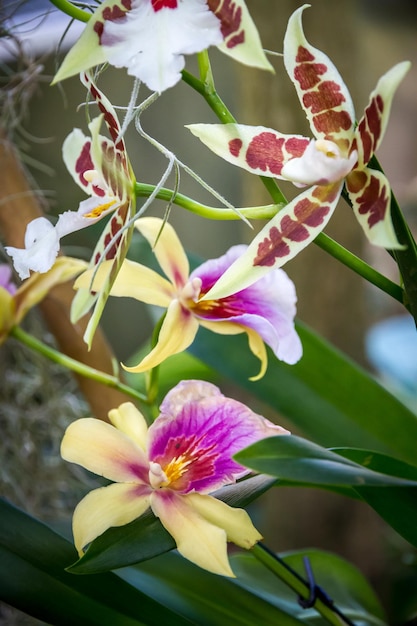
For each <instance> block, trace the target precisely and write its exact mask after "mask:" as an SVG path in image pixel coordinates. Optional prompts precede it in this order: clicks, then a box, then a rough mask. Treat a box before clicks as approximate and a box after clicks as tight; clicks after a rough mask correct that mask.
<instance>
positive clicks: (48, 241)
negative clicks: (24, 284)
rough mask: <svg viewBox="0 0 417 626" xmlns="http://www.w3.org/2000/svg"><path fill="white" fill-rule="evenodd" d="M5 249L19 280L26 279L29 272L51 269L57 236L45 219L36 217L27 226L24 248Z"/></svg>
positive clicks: (57, 240)
mask: <svg viewBox="0 0 417 626" xmlns="http://www.w3.org/2000/svg"><path fill="white" fill-rule="evenodd" d="M5 249H6V252H7V254H9V255H10V256H11V257H12V259H13V264H14V267H15V270H16V272H17V273H18V274H19V276H20V278H22V279H24V278H28V277H29V275H30V271H31V270H32V271H34V272H40V273H44V272H47V271H48V270H49V269H51V267H52V265H53V264H54V261H55V259H56V257H57V254H58V251H59V235H58V232H57V230H56V228H55V227H54V226H53V225H52V224H51V223H50V222H49V221H48V220H47V219H46V218H45V217H38V218H37V219H35V220H33V221H32V222H29V224H28V225H27V228H26V234H25V248H13V247H11V246H8V247H6V248H5Z"/></svg>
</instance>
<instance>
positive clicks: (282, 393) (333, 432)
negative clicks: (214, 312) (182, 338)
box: [190, 324, 417, 465]
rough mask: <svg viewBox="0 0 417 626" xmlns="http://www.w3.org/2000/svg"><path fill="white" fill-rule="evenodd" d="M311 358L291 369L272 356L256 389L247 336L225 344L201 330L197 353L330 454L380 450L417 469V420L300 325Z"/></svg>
mask: <svg viewBox="0 0 417 626" xmlns="http://www.w3.org/2000/svg"><path fill="white" fill-rule="evenodd" d="M297 330H298V332H299V334H300V337H301V341H302V343H303V350H304V354H303V357H302V359H301V360H300V362H299V363H297V364H296V365H286V364H285V363H282V362H280V361H278V360H277V359H276V357H275V356H274V355H273V354H272V353H271V351H269V365H268V370H267V373H266V375H265V376H264V377H263V378H262V379H261V380H259V381H256V382H251V381H249V380H248V379H249V377H250V376H253V375H254V374H256V372H257V367H258V363H257V362H256V359H254V358H252V357H251V355H250V351H249V348H248V345H247V339H246V337H245V336H243V335H241V336H237V337H224V336H218V335H216V334H214V333H210V332H209V331H207V330H204V329H200V330H199V332H198V335H197V338H196V340H195V341H194V343H193V344H192V346H191V348H190V350H191V352H192V354H194V355H196V356H197V357H199V358H200V359H201V360H202V361H204V362H205V363H207V364H208V365H210V366H211V367H213V368H217V370H218V371H219V373H220V374H222V375H223V376H225V377H227V378H229V379H230V380H233V381H234V382H236V383H238V384H239V385H240V386H241V387H243V388H244V389H245V390H246V391H249V392H250V393H252V394H253V395H254V396H256V397H257V398H259V399H260V400H262V401H263V402H266V403H267V404H269V405H270V406H271V407H273V408H274V409H275V410H276V411H278V412H280V413H281V414H283V415H285V416H286V417H287V418H289V419H290V420H291V421H292V423H293V424H294V426H295V427H296V428H297V429H299V430H301V432H302V434H303V435H305V436H306V437H308V438H310V439H313V440H314V441H316V442H317V443H320V444H321V445H323V446H325V447H333V446H351V447H358V448H368V449H374V450H378V451H380V452H384V453H387V454H390V455H392V456H395V457H398V458H400V459H402V460H404V461H408V462H409V463H412V464H413V465H415V464H416V462H417V457H416V454H415V442H416V441H417V417H416V415H415V414H414V413H413V412H412V411H411V410H410V409H409V408H407V407H406V406H404V405H403V404H402V403H401V402H400V401H399V400H398V399H397V398H395V397H394V396H392V395H391V394H390V393H389V392H388V391H386V390H385V389H384V388H383V387H382V386H381V385H379V384H378V383H377V382H376V381H375V380H374V379H373V378H372V377H371V376H370V375H369V374H368V373H367V372H366V371H365V370H363V369H361V368H360V367H359V366H357V365H356V364H355V363H353V362H352V361H351V360H349V359H348V358H346V357H345V356H344V355H343V354H342V353H340V352H339V351H337V350H336V349H335V348H334V347H332V346H331V345H330V344H329V343H328V342H326V341H324V340H323V339H321V338H319V337H318V336H317V335H315V334H314V332H313V331H311V330H309V329H308V328H307V327H306V326H304V325H302V324H298V325H297Z"/></svg>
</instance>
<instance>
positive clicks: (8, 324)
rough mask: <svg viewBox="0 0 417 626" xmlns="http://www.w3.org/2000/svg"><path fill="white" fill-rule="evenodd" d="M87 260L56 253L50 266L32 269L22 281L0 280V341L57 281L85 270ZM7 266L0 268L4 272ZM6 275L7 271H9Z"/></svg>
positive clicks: (59, 281)
mask: <svg viewBox="0 0 417 626" xmlns="http://www.w3.org/2000/svg"><path fill="white" fill-rule="evenodd" d="M86 267H87V263H85V262H84V261H81V260H79V259H73V258H71V257H64V256H60V257H58V259H57V260H56V263H54V265H53V267H52V268H51V269H50V270H49V271H48V272H45V273H42V274H40V273H34V274H32V276H31V277H30V278H28V280H25V282H24V283H22V285H20V286H19V287H17V288H16V287H15V286H14V285H13V283H10V281H9V280H8V281H7V282H4V281H2V284H0V344H1V343H2V342H3V341H4V340H5V339H6V338H7V336H8V335H9V333H10V331H11V329H12V328H13V327H14V326H18V325H19V324H20V322H21V321H22V319H23V318H24V317H25V315H26V314H27V313H28V311H29V310H30V309H31V308H33V307H34V306H36V305H37V304H38V303H39V302H40V301H41V300H43V299H44V298H45V297H46V296H47V295H48V293H49V291H50V290H51V289H52V288H53V287H55V286H56V285H59V284H61V283H65V282H67V281H68V280H71V279H73V278H75V276H77V275H78V274H80V273H81V272H83V271H85V269H86ZM7 270H8V268H7V267H6V269H4V270H2V273H4V275H7V274H8V271H7ZM9 276H10V275H9Z"/></svg>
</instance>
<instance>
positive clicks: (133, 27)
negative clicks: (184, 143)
mask: <svg viewBox="0 0 417 626" xmlns="http://www.w3.org/2000/svg"><path fill="white" fill-rule="evenodd" d="M209 46H217V47H218V48H219V49H220V50H221V51H222V52H224V53H225V54H227V55H229V56H231V57H233V58H234V59H236V60H237V61H240V62H242V63H244V64H246V65H250V66H254V67H259V68H262V69H266V70H270V71H271V70H272V66H271V65H270V63H269V61H268V60H267V59H266V56H265V54H264V52H263V49H262V45H261V42H260V39H259V35H258V31H257V30H256V27H255V25H254V23H253V22H252V19H251V17H250V15H249V12H248V10H247V8H246V5H245V2H244V1H243V0H186V1H185V2H184V1H183V0H105V1H104V2H102V3H101V4H100V6H99V7H97V9H96V11H95V12H94V14H93V15H92V16H91V18H90V20H89V21H88V23H87V26H86V28H85V30H84V32H83V34H82V35H81V37H80V39H79V40H78V42H77V43H76V44H75V46H74V47H73V48H72V49H71V50H70V52H69V53H68V55H67V56H66V58H65V59H64V62H63V64H62V66H61V68H60V69H59V71H58V73H57V75H56V76H55V79H54V82H57V81H60V80H63V79H64V78H68V77H69V76H73V75H74V74H77V73H78V72H80V71H83V70H86V69H88V68H90V67H93V66H95V65H98V64H100V63H105V62H108V63H110V64H111V65H114V66H116V67H127V70H128V73H129V74H130V75H132V76H136V77H137V78H139V79H140V80H141V81H143V82H144V83H145V84H146V85H147V86H148V87H149V89H151V90H152V91H156V92H159V93H160V92H162V91H164V90H165V89H168V88H169V87H172V86H173V85H175V84H176V83H177V82H178V81H179V80H180V79H181V70H182V69H183V68H184V64H185V61H184V55H185V54H194V53H196V52H201V51H202V50H205V49H206V48H208V47H209Z"/></svg>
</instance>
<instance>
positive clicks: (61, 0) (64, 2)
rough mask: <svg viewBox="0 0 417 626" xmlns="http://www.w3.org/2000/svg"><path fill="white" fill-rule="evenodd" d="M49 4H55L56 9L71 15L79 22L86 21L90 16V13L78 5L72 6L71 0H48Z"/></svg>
mask: <svg viewBox="0 0 417 626" xmlns="http://www.w3.org/2000/svg"><path fill="white" fill-rule="evenodd" d="M49 1H50V2H51V4H53V5H55V6H56V8H57V9H59V10H60V11H62V12H63V13H66V14H67V15H69V16H70V17H73V18H74V19H75V20H79V21H80V22H88V20H89V19H90V17H91V13H87V11H83V10H82V9H79V8H78V7H76V6H74V5H73V4H72V2H69V1H68V0H49Z"/></svg>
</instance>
